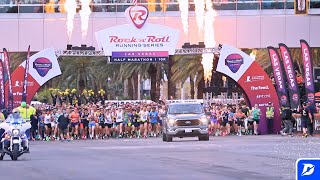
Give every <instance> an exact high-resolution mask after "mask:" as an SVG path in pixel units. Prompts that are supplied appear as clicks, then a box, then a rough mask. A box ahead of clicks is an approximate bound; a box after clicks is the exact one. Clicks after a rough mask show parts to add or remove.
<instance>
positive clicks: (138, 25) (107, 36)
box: [95, 5, 179, 63]
mask: <svg viewBox="0 0 320 180" xmlns="http://www.w3.org/2000/svg"><path fill="white" fill-rule="evenodd" d="M148 16H149V10H148V8H147V7H145V6H143V5H135V6H130V7H128V8H127V9H126V11H125V17H126V19H127V21H128V24H122V25H118V26H114V27H110V28H107V29H103V30H100V31H98V32H96V33H95V36H96V40H97V43H98V48H99V49H101V50H103V52H104V55H105V56H112V58H111V60H110V61H111V62H118V63H120V62H130V61H131V60H132V61H133V62H166V61H167V60H168V57H169V56H168V55H174V54H175V50H176V47H177V43H178V40H179V31H178V30H176V29H173V28H170V27H167V26H163V25H159V24H151V23H148V22H147V20H148ZM132 52H136V53H144V54H148V53H150V52H151V53H156V52H167V53H168V55H166V56H165V57H163V56H148V55H147V56H144V57H141V56H137V57H133V56H130V57H127V56H124V57H123V56H122V57H120V56H117V57H114V55H115V54H114V53H116V54H118V53H127V54H129V53H132ZM122 55H123V54H122Z"/></svg>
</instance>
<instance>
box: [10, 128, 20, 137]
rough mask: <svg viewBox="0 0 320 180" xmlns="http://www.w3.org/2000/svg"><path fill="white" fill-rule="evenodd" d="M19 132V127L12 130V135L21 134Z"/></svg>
mask: <svg viewBox="0 0 320 180" xmlns="http://www.w3.org/2000/svg"><path fill="white" fill-rule="evenodd" d="M19 133H20V131H19V129H14V130H12V135H14V136H17V135H19Z"/></svg>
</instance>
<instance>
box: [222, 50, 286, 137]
mask: <svg viewBox="0 0 320 180" xmlns="http://www.w3.org/2000/svg"><path fill="white" fill-rule="evenodd" d="M220 48H221V49H220V57H219V60H218V63H217V68H216V71H217V72H220V73H222V74H224V75H226V76H228V77H230V78H231V79H233V80H234V81H235V82H236V83H237V84H238V85H239V86H240V87H241V88H242V89H243V91H244V93H245V95H246V96H247V99H246V100H247V103H248V104H249V105H251V106H254V105H255V104H258V106H259V108H260V109H261V112H262V115H261V118H260V123H259V129H258V131H259V132H260V133H261V134H267V133H268V132H267V131H268V124H267V120H266V108H267V107H268V103H269V102H272V103H273V106H274V110H275V117H274V121H273V133H278V132H279V131H280V129H281V119H280V103H279V100H278V95H277V92H276V90H275V87H274V86H273V84H272V81H271V79H270V77H269V76H268V74H267V73H266V72H265V71H264V69H263V68H262V67H261V66H260V65H259V64H258V63H257V62H256V61H255V60H254V59H252V58H251V57H250V56H249V55H247V54H246V53H244V52H243V51H241V50H239V49H237V48H234V47H232V46H229V45H226V44H223V45H220Z"/></svg>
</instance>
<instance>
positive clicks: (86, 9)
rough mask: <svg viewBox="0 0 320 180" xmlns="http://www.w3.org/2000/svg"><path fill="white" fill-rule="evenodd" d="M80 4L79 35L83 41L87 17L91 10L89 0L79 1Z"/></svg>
mask: <svg viewBox="0 0 320 180" xmlns="http://www.w3.org/2000/svg"><path fill="white" fill-rule="evenodd" d="M80 2H81V10H80V17H81V33H82V38H83V39H85V38H86V36H87V33H88V26H89V16H90V14H91V8H90V3H91V0H80Z"/></svg>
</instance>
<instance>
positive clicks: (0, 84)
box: [0, 55, 6, 109]
mask: <svg viewBox="0 0 320 180" xmlns="http://www.w3.org/2000/svg"><path fill="white" fill-rule="evenodd" d="M2 57H3V56H2V55H1V56H0V109H4V108H5V107H6V106H5V91H4V90H5V88H4V87H5V86H4V83H5V81H4V71H3V70H4V68H3V62H2Z"/></svg>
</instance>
